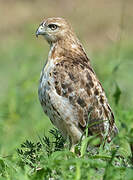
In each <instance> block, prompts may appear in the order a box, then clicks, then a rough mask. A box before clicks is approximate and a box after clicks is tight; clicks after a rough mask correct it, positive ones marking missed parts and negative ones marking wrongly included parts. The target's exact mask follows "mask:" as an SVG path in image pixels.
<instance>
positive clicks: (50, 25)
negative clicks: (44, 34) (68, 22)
mask: <svg viewBox="0 0 133 180" xmlns="http://www.w3.org/2000/svg"><path fill="white" fill-rule="evenodd" d="M48 27H49V28H50V29H52V30H55V29H57V27H58V26H57V25H56V24H49V25H48Z"/></svg>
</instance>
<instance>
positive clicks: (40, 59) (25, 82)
mask: <svg viewBox="0 0 133 180" xmlns="http://www.w3.org/2000/svg"><path fill="white" fill-rule="evenodd" d="M53 16H55V17H57V16H61V17H65V18H66V19H68V21H70V23H71V24H72V26H73V28H74V30H75V32H76V34H77V36H78V37H79V39H80V41H81V42H82V44H83V46H84V48H85V50H86V52H87V54H88V56H89V57H90V58H91V63H92V65H93V67H94V69H95V71H96V74H97V76H98V77H99V79H100V80H101V82H102V84H103V87H104V89H105V91H106V93H107V96H108V98H109V101H110V103H111V106H112V107H113V111H114V112H115V116H116V121H117V125H118V127H119V126H120V120H121V119H122V121H123V122H124V120H125V119H126V120H125V122H124V123H126V125H127V126H128V127H130V128H131V127H132V128H133V112H132V109H133V96H132V95H133V92H132V91H133V21H132V20H133V1H132V0H126V1H125V0H100V1H98V0H84V1H81V0H73V1H72V0H45V1H44V0H1V1H0V154H2V155H5V156H6V155H7V154H9V153H11V152H12V151H13V150H14V149H16V148H17V147H18V146H19V145H20V143H22V142H23V141H24V140H25V139H29V140H30V139H31V140H32V139H37V138H38V135H43V134H44V133H45V134H47V132H48V130H49V128H50V127H51V126H52V124H51V123H50V121H49V119H48V117H46V116H45V115H44V113H43V111H42V108H41V106H40V103H39V100H38V94H37V91H38V83H39V78H40V72H41V69H42V66H43V64H44V61H45V59H46V57H47V54H48V51H49V46H48V44H47V43H46V42H45V41H44V39H43V38H41V37H40V38H39V39H36V37H35V31H36V29H37V27H38V25H39V24H40V23H41V21H42V20H43V19H44V18H46V17H53ZM120 91H121V95H120V101H119V104H117V105H115V103H114V94H115V93H118V94H120ZM118 109H120V111H119V110H118Z"/></svg>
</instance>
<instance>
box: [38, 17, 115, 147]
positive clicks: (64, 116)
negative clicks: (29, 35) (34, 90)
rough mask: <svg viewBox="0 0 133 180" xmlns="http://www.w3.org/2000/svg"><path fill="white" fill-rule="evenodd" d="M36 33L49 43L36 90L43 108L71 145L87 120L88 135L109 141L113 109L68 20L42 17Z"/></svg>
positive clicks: (113, 128)
mask: <svg viewBox="0 0 133 180" xmlns="http://www.w3.org/2000/svg"><path fill="white" fill-rule="evenodd" d="M38 35H42V36H43V37H44V38H45V39H46V40H47V41H48V43H49V45H50V51H49V54H48V58H47V61H46V63H45V65H44V67H43V69H42V72H41V78H40V85H39V90H38V94H39V100H40V102H41V105H42V108H43V110H44V112H45V113H46V114H47V115H48V117H49V118H50V120H51V122H52V123H53V124H54V125H55V126H56V127H57V128H58V129H59V130H60V131H61V132H62V134H63V136H65V137H69V138H70V141H71V143H72V145H75V144H76V143H78V141H79V140H80V138H81V136H82V134H83V132H84V131H85V129H86V126H87V124H88V125H89V128H88V135H93V134H98V135H99V137H100V138H101V139H103V138H105V137H106V138H107V141H108V142H110V141H111V139H112V137H113V136H114V135H115V134H116V133H117V127H116V125H115V121H114V115H113V112H112V110H111V108H110V105H109V104H108V101H107V98H106V95H105V92H104V89H103V88H102V85H101V83H100V82H99V80H98V79H97V77H96V74H95V72H94V70H93V68H92V67H91V64H90V60H89V59H88V57H87V55H86V53H85V51H84V49H83V47H82V45H81V43H80V42H79V40H78V39H77V37H76V36H75V34H74V32H73V30H72V28H71V26H70V24H69V23H68V22H67V21H66V20H65V19H63V18H48V19H45V20H44V21H43V22H42V23H41V24H40V26H39V28H38V29H37V31H36V36H38Z"/></svg>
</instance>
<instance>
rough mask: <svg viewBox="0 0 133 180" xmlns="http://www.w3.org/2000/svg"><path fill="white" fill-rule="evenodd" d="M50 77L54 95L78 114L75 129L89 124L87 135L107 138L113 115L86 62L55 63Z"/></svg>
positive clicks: (75, 59) (99, 85)
mask: <svg viewBox="0 0 133 180" xmlns="http://www.w3.org/2000/svg"><path fill="white" fill-rule="evenodd" d="M53 76H54V79H55V89H56V91H57V93H58V94H59V95H60V96H63V97H66V98H68V99H69V101H70V103H71V104H72V105H73V106H74V107H75V110H76V111H77V112H78V122H79V127H80V128H81V129H82V130H84V129H85V128H86V125H87V123H89V132H90V134H97V133H98V134H100V135H101V136H103V135H104V134H106V135H107V136H108V140H109V139H111V138H110V136H111V134H112V131H116V126H115V124H114V115H113V113H112V110H111V108H110V106H109V104H108V102H107V98H106V96H105V93H104V90H103V88H102V86H101V84H100V82H99V80H98V79H97V77H96V75H95V73H94V71H93V69H92V68H91V66H90V62H89V60H88V59H86V58H83V57H80V58H79V57H78V58H70V57H69V58H66V59H64V60H63V61H61V62H59V63H57V64H56V66H55V68H54V71H53Z"/></svg>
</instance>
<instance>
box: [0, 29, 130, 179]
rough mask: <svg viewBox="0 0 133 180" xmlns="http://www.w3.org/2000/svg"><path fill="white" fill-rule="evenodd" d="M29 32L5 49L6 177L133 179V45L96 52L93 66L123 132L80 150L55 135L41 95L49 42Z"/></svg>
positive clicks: (2, 131) (1, 165)
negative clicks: (43, 107) (69, 145)
mask: <svg viewBox="0 0 133 180" xmlns="http://www.w3.org/2000/svg"><path fill="white" fill-rule="evenodd" d="M32 28H33V27H32ZM26 30H27V31H28V32H29V33H26V34H25V36H24V37H21V38H18V39H17V37H16V40H13V39H10V40H8V41H7V42H3V46H2V45H1V47H0V49H1V51H0V59H1V60H0V81H1V87H0V90H1V95H0V98H1V102H0V180H8V179H9V180H18V179H20V180H22V179H23V180H29V179H33V180H34V179H36V180H37V179H39V180H41V179H42V180H43V179H46V180H47V179H50V178H51V179H52V178H53V179H59V180H61V179H63V180H64V179H70V180H71V179H72V180H79V179H88V180H89V179H96V180H99V179H104V180H108V179H111V180H112V179H116V180H118V179H119V180H121V179H126V180H132V179H133V169H132V168H133V158H132V156H133V140H132V139H133V134H132V131H133V110H132V109H133V108H132V107H133V96H132V89H133V83H132V77H133V71H132V69H133V43H130V42H124V43H123V45H122V47H121V50H120V52H119V55H118V54H117V50H118V47H117V46H118V45H117V44H116V45H112V47H109V48H108V49H106V50H105V51H104V52H99V51H97V52H94V55H92V56H93V60H92V64H93V67H94V69H95V71H96V72H97V76H98V77H99V78H100V80H101V81H102V84H103V86H104V89H105V91H106V93H107V96H108V98H109V101H110V104H111V106H112V108H113V111H114V113H115V117H116V123H117V126H118V128H119V135H118V136H117V137H116V138H115V139H114V141H113V142H112V144H111V145H106V146H105V147H104V148H103V146H101V147H100V148H98V149H95V148H92V149H91V150H90V151H89V152H86V145H87V143H89V144H91V145H92V146H93V141H91V140H90V139H89V138H88V139H85V141H83V143H82V144H81V145H79V147H77V149H76V153H75V154H74V153H71V152H70V151H69V150H68V146H67V145H66V146H65V147H63V146H61V147H60V148H59V147H58V146H59V144H60V143H62V138H59V136H57V137H56V136H55V135H52V134H50V133H49V130H50V129H51V128H52V124H51V123H50V121H49V119H48V117H46V116H45V115H44V113H43V111H42V108H41V106H40V103H39V101H38V95H37V88H38V81H39V76H40V71H41V68H42V65H43V62H44V59H45V57H46V56H47V53H48V46H47V45H46V44H43V41H42V40H39V41H38V40H36V39H35V38H33V36H34V35H31V34H30V32H31V27H27V29H26ZM7 43H8V48H7ZM43 57H44V58H43ZM56 134H58V132H56ZM46 137H47V138H46ZM49 137H50V139H49ZM26 140H27V141H26ZM46 140H48V141H49V144H47V141H46ZM56 140H57V141H58V143H57V145H55V141H56ZM24 142H25V144H24ZM63 144H64V143H63ZM66 144H67V143H66ZM116 145H117V146H118V148H116ZM17 149H19V150H18V151H17ZM79 154H81V155H80V156H79Z"/></svg>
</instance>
